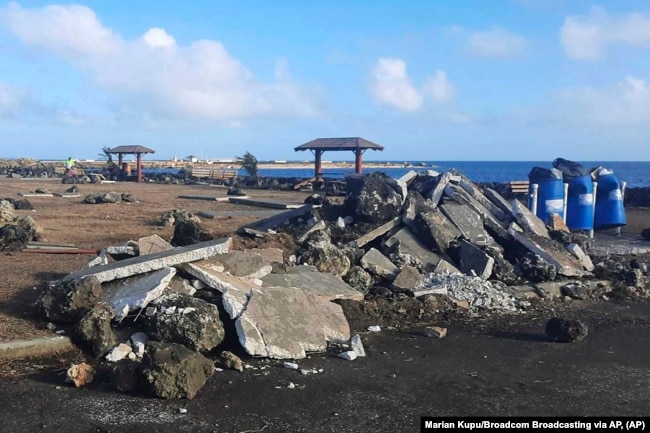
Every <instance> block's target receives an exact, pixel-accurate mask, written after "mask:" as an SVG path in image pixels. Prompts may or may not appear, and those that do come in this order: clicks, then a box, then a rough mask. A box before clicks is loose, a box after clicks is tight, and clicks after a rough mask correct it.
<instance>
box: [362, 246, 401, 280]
mask: <svg viewBox="0 0 650 433" xmlns="http://www.w3.org/2000/svg"><path fill="white" fill-rule="evenodd" d="M361 266H362V267H363V268H364V269H365V270H366V271H368V272H370V273H371V274H375V275H379V276H380V277H382V278H386V279H387V280H390V281H393V280H394V279H395V277H397V274H399V268H398V267H397V266H395V265H394V264H393V262H391V261H390V260H389V259H388V257H386V256H385V255H383V254H382V253H381V252H380V251H379V250H376V249H374V248H370V250H369V251H368V252H367V253H366V254H365V255H364V256H363V257H362V258H361Z"/></svg>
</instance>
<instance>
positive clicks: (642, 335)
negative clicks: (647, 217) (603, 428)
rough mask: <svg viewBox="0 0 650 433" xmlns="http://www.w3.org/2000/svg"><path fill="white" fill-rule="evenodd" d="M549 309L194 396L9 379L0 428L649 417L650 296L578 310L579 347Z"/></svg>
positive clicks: (3, 385)
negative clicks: (557, 337) (558, 339)
mask: <svg viewBox="0 0 650 433" xmlns="http://www.w3.org/2000/svg"><path fill="white" fill-rule="evenodd" d="M565 316H567V315H565ZM547 317H548V315H537V316H535V315H533V317H531V316H530V315H529V316H514V317H508V318H506V319H499V320H492V321H481V322H476V321H474V322H455V323H451V324H448V327H449V333H448V336H447V337H446V338H445V339H443V340H433V339H428V338H425V337H422V336H419V335H417V334H414V333H409V332H400V331H385V332H382V333H381V334H374V335H364V341H365V345H366V350H367V352H368V357H366V358H365V359H358V360H356V361H353V362H349V361H343V360H341V359H338V358H335V357H332V356H325V355H317V356H312V357H311V359H308V360H304V361H301V362H300V364H301V367H305V368H317V369H320V368H322V369H323V370H324V371H323V372H322V373H319V374H312V375H301V374H300V373H299V372H296V371H293V370H287V369H285V368H283V367H281V366H280V364H279V363H278V362H269V361H262V360H254V361H249V364H251V365H253V366H255V367H256V368H257V369H248V370H246V371H245V372H244V373H237V372H235V371H224V372H217V373H216V374H215V376H214V377H213V379H212V380H211V381H210V382H209V384H208V385H206V387H205V388H204V389H203V390H202V391H201V392H200V393H199V395H198V396H197V397H196V398H195V399H194V400H192V401H187V400H175V401H164V400H157V399H150V398H144V397H133V396H127V395H120V394H117V393H113V392H111V391H110V390H109V389H108V387H107V386H105V385H101V384H93V385H92V386H91V387H89V388H86V389H79V390H78V389H74V388H72V387H69V386H67V385H65V384H63V383H62V380H63V375H62V372H60V371H59V372H56V371H46V372H43V373H40V374H39V375H36V376H30V377H22V378H18V379H8V378H4V379H0V408H1V409H0V414H1V415H2V424H1V425H0V430H1V431H7V432H32V431H46V432H57V433H61V432H87V431H88V432H90V431H96V432H113V431H115V432H140V431H145V430H144V429H145V428H146V431H148V432H177V431H192V432H203V431H205V432H211V431H215V432H243V431H247V432H254V431H260V430H261V429H262V428H263V427H264V430H263V431H264V432H283V431H284V432H312V431H315V432H408V431H419V420H420V416H421V415H431V416H444V415H452V416H453V415H486V416H489V415H579V416H582V415H647V414H648V413H650V397H649V394H648V392H647V390H648V389H649V388H650V363H649V362H648V359H649V357H650V349H649V347H650V345H649V344H648V341H649V339H650V302H643V303H625V304H616V303H613V302H608V303H605V302H600V303H595V304H589V305H586V306H584V307H583V308H582V309H581V310H580V311H579V312H578V311H576V312H573V313H571V314H569V315H568V316H567V317H571V318H575V317H580V318H582V319H584V320H585V321H586V322H587V323H588V324H589V326H590V333H589V336H588V337H587V339H586V340H585V341H583V342H580V343H573V344H558V343H550V342H547V341H546V340H545V339H544V336H543V330H544V324H545V320H546V318H547ZM260 367H266V368H265V369H263V370H262V369H259V368H260ZM289 383H294V384H295V385H296V388H294V389H290V388H288V387H287V385H288V384H289ZM57 386H58V387H59V389H57ZM179 408H186V409H187V413H185V414H181V413H179ZM265 426H266V427H265Z"/></svg>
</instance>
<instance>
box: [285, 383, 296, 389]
mask: <svg viewBox="0 0 650 433" xmlns="http://www.w3.org/2000/svg"><path fill="white" fill-rule="evenodd" d="M295 387H296V384H295V383H293V382H289V385H287V388H289V389H294V388H295Z"/></svg>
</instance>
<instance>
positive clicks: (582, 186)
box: [566, 176, 594, 230]
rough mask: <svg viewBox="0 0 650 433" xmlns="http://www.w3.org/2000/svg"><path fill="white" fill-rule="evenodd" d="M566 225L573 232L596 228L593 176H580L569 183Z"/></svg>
mask: <svg viewBox="0 0 650 433" xmlns="http://www.w3.org/2000/svg"><path fill="white" fill-rule="evenodd" d="M568 183H569V193H568V197H567V209H566V225H567V227H569V228H570V229H571V230H591V229H592V228H593V227H594V186H593V184H592V181H591V176H580V177H576V178H573V179H571V180H570V181H569V182H568Z"/></svg>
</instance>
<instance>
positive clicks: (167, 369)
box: [142, 342, 214, 399]
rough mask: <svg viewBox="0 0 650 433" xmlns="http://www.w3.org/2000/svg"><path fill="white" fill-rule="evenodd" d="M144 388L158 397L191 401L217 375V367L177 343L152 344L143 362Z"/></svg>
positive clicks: (149, 345) (150, 343) (148, 345)
mask: <svg viewBox="0 0 650 433" xmlns="http://www.w3.org/2000/svg"><path fill="white" fill-rule="evenodd" d="M142 365H143V369H142V376H143V384H144V385H145V388H146V389H147V390H148V391H149V393H151V394H152V395H154V396H156V397H161V398H187V399H192V398H194V396H195V395H196V394H197V393H198V392H199V390H200V389H201V388H202V387H203V385H205V383H206V382H207V381H208V379H209V378H210V377H211V376H212V374H214V363H213V361H211V360H209V359H208V358H206V357H205V356H203V355H201V354H200V353H198V352H194V351H193V350H190V349H188V348H186V347H185V346H182V345H180V344H174V343H158V342H149V343H148V344H147V350H146V351H145V355H144V359H143V360H142Z"/></svg>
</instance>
